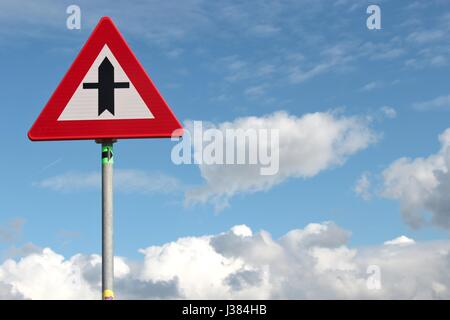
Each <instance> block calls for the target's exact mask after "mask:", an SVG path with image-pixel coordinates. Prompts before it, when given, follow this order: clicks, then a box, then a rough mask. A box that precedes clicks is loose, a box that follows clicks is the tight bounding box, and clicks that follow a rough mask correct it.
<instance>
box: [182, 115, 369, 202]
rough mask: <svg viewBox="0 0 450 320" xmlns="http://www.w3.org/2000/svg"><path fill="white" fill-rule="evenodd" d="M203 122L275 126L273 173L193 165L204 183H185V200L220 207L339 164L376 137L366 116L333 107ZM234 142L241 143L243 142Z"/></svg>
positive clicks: (257, 167) (227, 125)
mask: <svg viewBox="0 0 450 320" xmlns="http://www.w3.org/2000/svg"><path fill="white" fill-rule="evenodd" d="M209 125H210V126H211V127H214V128H217V129H218V130H221V131H223V132H224V130H226V129H243V130H246V129H249V128H251V129H269V130H270V129H278V130H279V171H278V174H276V175H272V176H263V175H260V168H261V166H260V165H242V164H241V165H207V164H201V165H199V168H200V172H201V175H202V177H203V178H204V179H205V182H206V184H205V185H203V186H199V187H193V188H190V189H188V190H187V192H186V196H185V199H186V203H187V204H192V203H205V202H211V203H213V204H214V206H215V208H216V210H221V209H223V208H224V207H226V206H227V205H228V201H229V199H230V198H231V197H233V196H234V195H235V194H237V193H252V192H257V191H264V190H268V189H270V188H272V187H273V186H275V185H277V184H279V183H281V182H283V181H284V180H286V179H287V178H289V177H301V178H310V177H313V176H315V175H317V174H318V173H319V172H321V171H323V170H326V169H329V168H332V167H336V166H341V165H343V164H344V163H345V162H346V161H347V159H348V158H349V157H350V156H351V155H353V154H355V153H357V152H358V151H360V150H363V149H365V148H367V147H368V146H369V145H370V144H372V143H374V142H375V141H376V140H377V136H376V134H375V133H374V132H373V131H372V130H371V128H370V127H369V123H368V122H367V120H365V119H363V118H360V117H356V116H342V115H338V114H336V113H333V112H317V113H310V114H305V115H303V116H301V117H297V116H293V115H289V114H288V113H286V112H276V113H273V114H269V115H266V116H262V117H245V118H238V119H236V120H234V121H233V122H225V123H220V124H218V125H213V124H209ZM190 127H192V125H191V124H189V123H188V125H187V128H188V129H189V128H190ZM191 135H192V134H191ZM259 143H264V142H261V141H259ZM199 146H201V143H197V144H195V147H197V148H198V147H199ZM238 147H239V148H245V147H246V145H240V146H238ZM269 148H270V145H269ZM244 150H245V149H244ZM197 151H201V150H196V152H197ZM271 152H272V151H271Z"/></svg>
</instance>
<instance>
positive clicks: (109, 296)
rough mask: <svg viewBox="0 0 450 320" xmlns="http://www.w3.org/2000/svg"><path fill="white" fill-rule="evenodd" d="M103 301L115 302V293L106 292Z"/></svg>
mask: <svg viewBox="0 0 450 320" xmlns="http://www.w3.org/2000/svg"><path fill="white" fill-rule="evenodd" d="M103 300H114V292H113V291H112V290H104V291H103Z"/></svg>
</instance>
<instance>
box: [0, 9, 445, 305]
mask: <svg viewBox="0 0 450 320" xmlns="http://www.w3.org/2000/svg"><path fill="white" fill-rule="evenodd" d="M71 4H76V5H78V6H79V7H80V9H81V29H79V30H76V29H75V30H69V29H68V28H67V27H66V20H67V18H68V16H69V14H67V13H66V9H67V7H68V6H69V5H71ZM371 4H377V5H378V6H379V8H380V10H381V29H380V30H370V29H368V27H367V24H366V20H367V18H368V17H369V16H370V14H368V13H367V12H366V10H367V7H368V6H369V5H371ZM102 16H109V17H111V18H112V19H113V21H114V23H115V24H116V26H117V27H118V28H119V30H120V31H121V33H122V34H123V36H124V37H125V39H126V41H127V43H128V44H129V46H130V47H131V49H132V50H133V52H134V53H135V55H136V57H137V58H138V59H139V61H140V62H141V64H142V65H143V67H144V69H145V70H146V71H147V73H148V74H149V76H150V77H151V79H152V80H153V82H154V83H155V85H156V86H157V88H158V89H159V91H160V93H161V94H162V96H163V97H164V99H165V100H166V101H167V102H168V104H169V105H170V107H171V109H172V111H173V112H174V113H175V115H176V116H177V118H178V119H179V120H180V122H182V123H183V124H184V126H185V128H186V129H188V130H190V129H191V128H192V126H193V123H194V121H203V122H204V123H205V124H207V125H208V127H212V128H216V129H218V130H220V131H224V130H225V129H226V128H235V129H239V128H243V129H248V128H255V127H258V128H268V129H277V130H279V145H280V149H279V158H280V164H279V171H278V173H277V174H276V175H273V176H261V175H260V174H258V170H255V166H254V165H206V164H190V165H187V164H182V165H176V164H174V163H173V162H172V160H171V152H172V148H173V147H174V146H175V145H176V144H177V142H176V141H171V140H170V139H136V140H119V141H118V142H117V143H116V144H115V145H114V150H115V160H114V161H115V162H114V168H115V194H114V205H115V207H114V215H115V255H116V263H115V264H116V270H115V272H116V295H117V296H118V297H120V298H133V299H161V298H162V299H164V298H193V299H215V298H225V299H233V298H234V299H240V298H244V299H245V298H248V299H253V298H257V299H269V298H274V299H278V298H288V299H290V298H294V299H302V298H353V299H364V298H389V299H398V298H404V299H413V298H426V299H442V298H444V299H445V298H446V299H448V298H450V276H449V273H448V270H449V267H450V242H449V239H448V234H449V233H448V232H449V230H450V202H449V200H448V197H447V196H446V195H447V194H448V193H449V192H450V176H449V173H448V172H449V170H448V169H449V168H450V121H449V120H448V119H450V113H449V111H450V90H449V87H448V80H450V79H449V74H450V73H449V71H450V68H449V67H450V60H449V52H450V38H448V36H447V34H448V33H449V31H450V3H449V2H447V1H444V0H430V1H413V0H411V1H387V0H385V1H377V2H376V3H374V2H372V1H359V0H358V1H356V0H337V1H325V0H315V1H305V0H301V1H299V0H296V1H283V2H278V1H268V0H263V1H227V2H215V1H204V0H186V1H182V2H180V1H115V2H114V3H111V2H110V1H103V0H99V1H77V2H72V1H70V2H68V1H49V0H45V1H39V2H32V1H25V0H22V1H10V0H3V1H2V2H1V4H0V47H1V50H0V66H1V70H2V75H3V76H2V77H1V78H0V87H1V89H0V101H2V104H1V106H0V109H1V110H2V112H3V116H2V117H0V133H1V134H0V143H1V146H2V151H1V156H0V177H1V179H0V194H1V201H0V298H3V299H10V298H18V299H22V298H25V299H52V298H63V299H95V298H99V297H100V263H101V259H100V256H99V255H101V188H100V181H101V180H100V179H101V161H100V160H101V159H100V151H101V150H100V146H99V145H98V144H96V143H95V142H94V141H61V142H31V141H30V140H29V139H28V137H27V132H28V130H29V129H30V127H31V125H32V124H33V122H34V120H35V119H36V118H37V116H38V115H39V113H40V111H41V110H42V108H43V107H44V106H45V104H46V102H47V101H48V99H49V98H50V96H51V94H52V93H53V91H54V90H55V89H56V87H57V85H58V84H59V82H60V81H61V79H62V78H63V76H64V74H65V72H66V71H67V70H68V68H69V67H70V65H71V63H72V61H73V60H74V59H75V57H76V56H77V54H78V52H79V50H80V49H81V47H82V46H83V44H84V43H85V42H86V40H87V38H88V37H89V35H90V33H91V32H92V30H93V28H94V27H95V25H96V24H97V22H98V21H99V19H100V18H101V17H102ZM374 268H375V269H376V270H377V271H376V272H375V275H376V276H377V277H378V276H379V277H378V278H377V279H378V280H379V282H380V287H377V288H375V289H374V288H373V286H372V287H371V286H370V285H369V284H370V281H371V279H373V276H374V273H373V272H372V271H370V270H374ZM405 270H407V271H405ZM49 272H51V273H52V274H53V275H54V277H52V278H51V279H50V278H49V277H48V274H49ZM371 277H372V278H371ZM375 287H376V286H375Z"/></svg>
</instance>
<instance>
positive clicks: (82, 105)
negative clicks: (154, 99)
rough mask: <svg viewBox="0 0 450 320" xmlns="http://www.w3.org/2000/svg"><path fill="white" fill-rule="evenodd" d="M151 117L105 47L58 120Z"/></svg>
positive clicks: (131, 84)
mask: <svg viewBox="0 0 450 320" xmlns="http://www.w3.org/2000/svg"><path fill="white" fill-rule="evenodd" d="M153 118H154V116H153V114H152V113H151V112H150V110H149V108H148V107H147V105H146V104H145V102H144V101H143V100H142V98H141V96H140V94H139V93H138V92H137V90H136V88H135V87H134V85H133V83H132V82H131V81H130V79H129V78H128V77H127V75H126V74H125V72H124V71H123V69H122V67H121V66H120V64H119V63H118V62H117V60H116V58H115V57H114V55H113V54H112V52H111V50H110V49H109V48H108V46H107V45H105V46H104V47H103V48H102V50H101V51H100V53H99V55H98V56H97V58H96V59H95V61H94V63H93V64H92V66H91V67H90V68H89V71H88V72H87V74H86V76H85V77H84V78H83V80H82V81H81V83H80V84H79V86H78V88H77V90H76V91H75V92H74V94H73V96H72V98H70V100H69V102H68V103H67V106H66V107H65V108H64V110H63V111H62V113H61V115H60V116H59V118H58V121H66V120H120V119H122V120H123V119H153Z"/></svg>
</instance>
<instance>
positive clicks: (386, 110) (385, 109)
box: [380, 106, 397, 119]
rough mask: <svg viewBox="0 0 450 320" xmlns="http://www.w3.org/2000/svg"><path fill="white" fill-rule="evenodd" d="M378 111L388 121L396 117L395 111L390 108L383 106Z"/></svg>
mask: <svg viewBox="0 0 450 320" xmlns="http://www.w3.org/2000/svg"><path fill="white" fill-rule="evenodd" d="M380 110H381V112H382V113H383V115H384V116H386V117H388V118H389V119H394V118H395V117H397V111H396V110H395V109H394V108H392V107H389V106H384V107H381V109H380Z"/></svg>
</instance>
